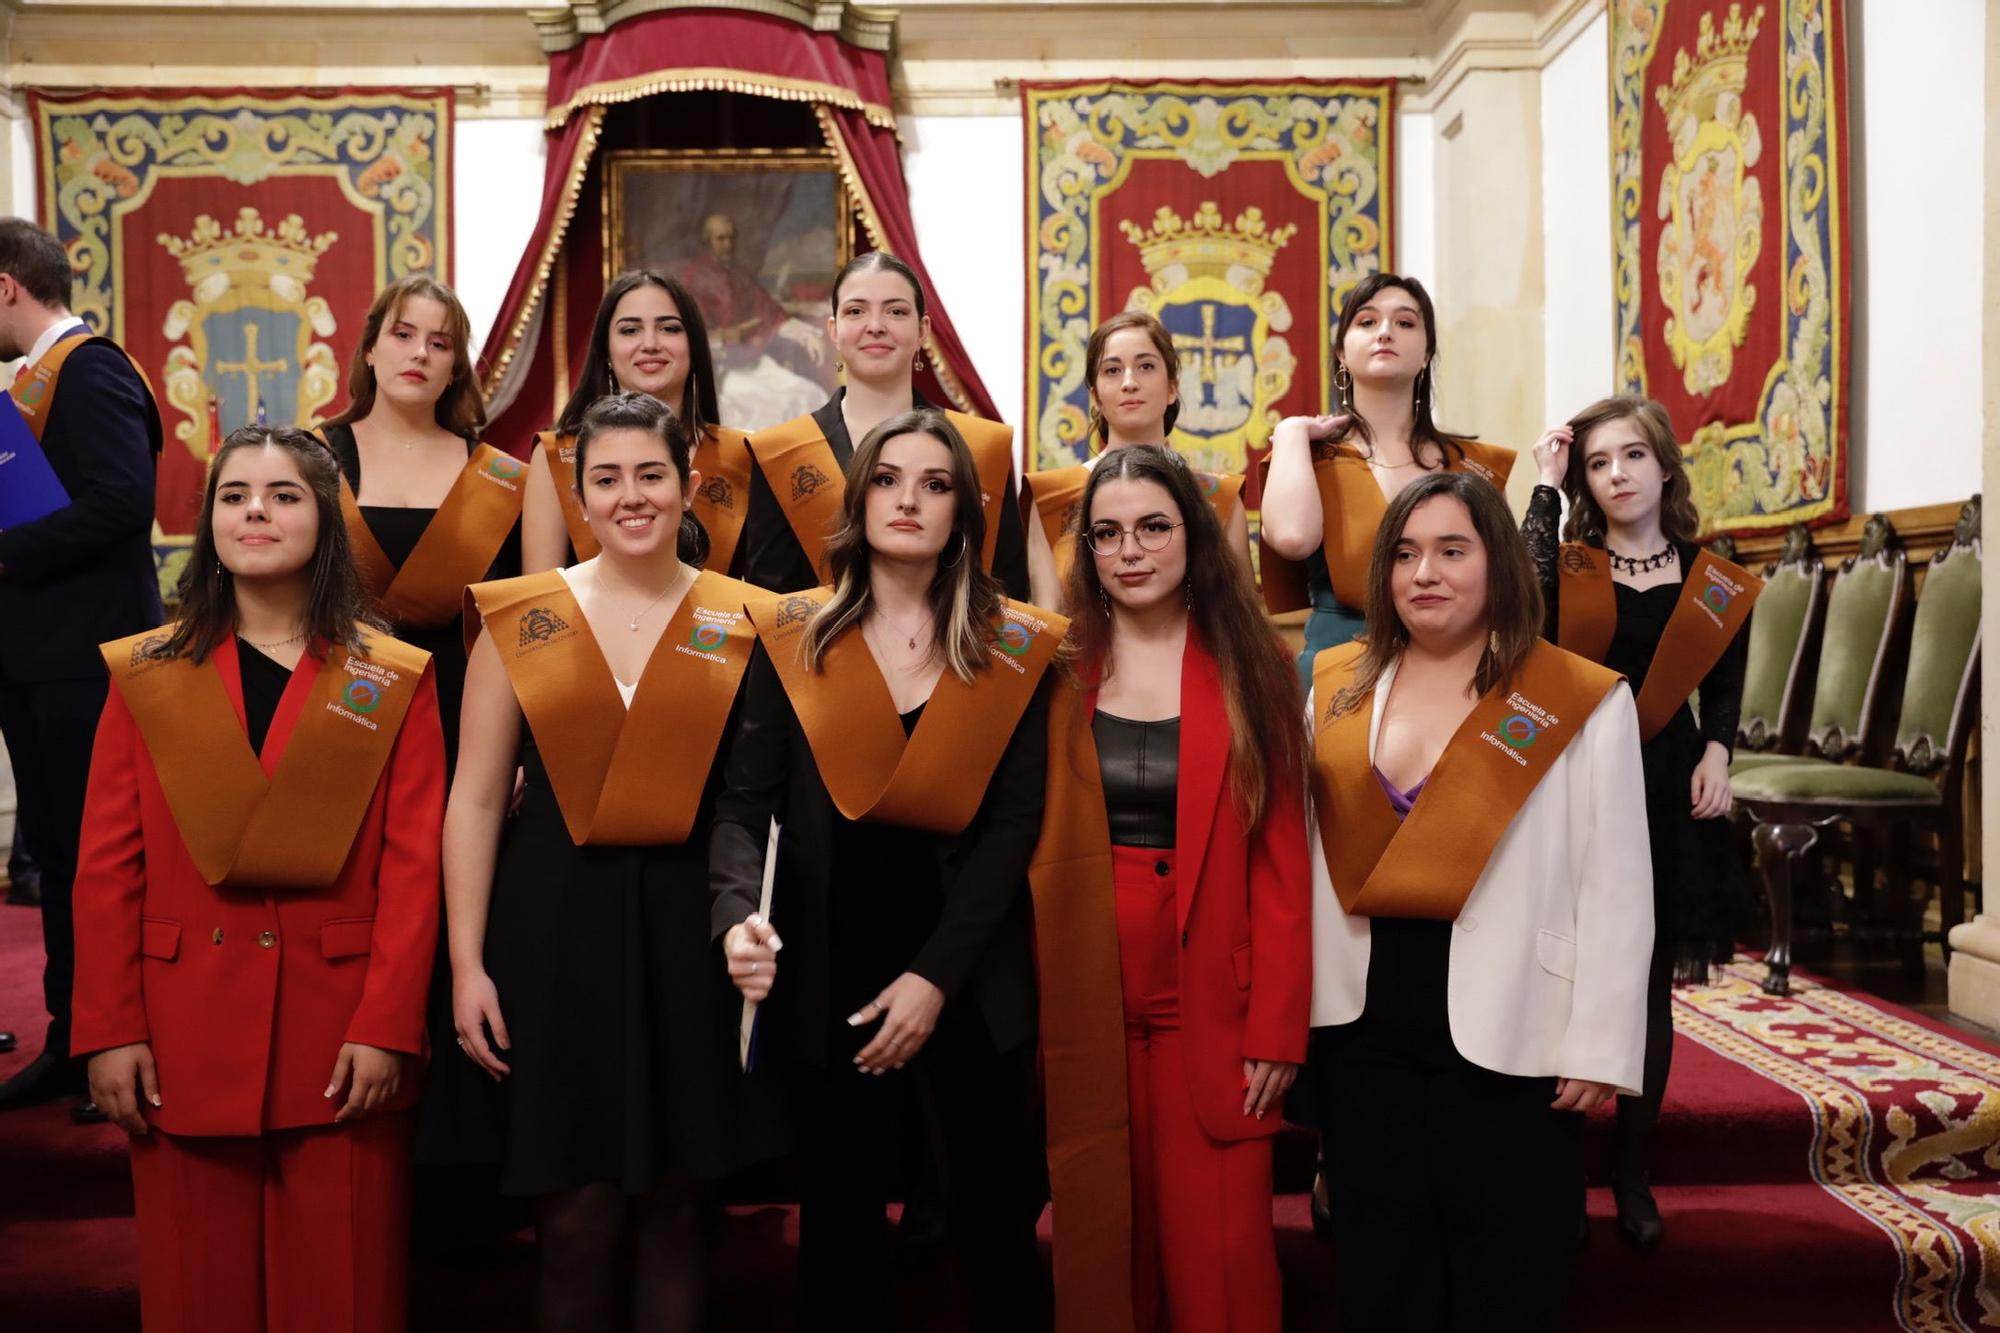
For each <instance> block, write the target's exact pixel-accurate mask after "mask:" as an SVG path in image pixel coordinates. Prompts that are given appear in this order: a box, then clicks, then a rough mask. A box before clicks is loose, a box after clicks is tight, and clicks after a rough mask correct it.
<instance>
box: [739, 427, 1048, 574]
mask: <svg viewBox="0 0 2000 1333" xmlns="http://www.w3.org/2000/svg"><path fill="white" fill-rule="evenodd" d="M846 393H847V390H845V389H840V390H837V391H836V392H835V393H834V395H833V397H831V398H829V399H827V400H826V405H825V406H823V407H821V408H820V409H819V411H817V412H815V413H813V414H812V418H813V420H814V421H816V422H818V423H819V428H820V431H821V432H822V433H823V434H824V435H825V436H826V442H827V446H828V447H829V448H831V449H832V450H833V457H834V461H835V462H837V463H839V464H840V466H841V468H842V469H843V470H844V469H845V468H846V467H847V465H848V464H849V463H850V462H852V461H853V460H854V441H853V440H851V439H849V438H848V435H847V419H846V418H845V417H843V416H841V415H840V402H841V399H842V398H843V397H844V396H845V395H846ZM916 405H917V406H918V407H935V406H936V404H935V403H931V402H928V401H926V400H925V398H924V396H923V395H922V394H918V395H917V402H916ZM1008 484H1009V485H1010V486H1011V485H1012V484H1013V478H1012V476H1009V477H1008ZM742 550H743V555H742V561H743V574H742V578H743V581H744V582H745V583H754V584H756V585H757V586H758V587H760V588H764V589H767V590H768V591H771V592H803V591H804V590H805V589H807V588H814V587H818V586H819V582H820V577H819V575H818V574H817V573H816V572H814V570H813V567H812V561H810V560H808V559H806V548H805V547H803V546H801V545H799V539H798V536H797V534H795V533H794V532H793V531H792V524H791V521H790V520H789V519H787V518H786V517H785V511H784V509H783V508H781V507H780V506H779V504H778V496H777V492H775V491H773V490H772V489H771V483H770V482H769V481H768V480H766V479H765V477H764V469H763V468H762V467H753V468H751V469H750V509H749V512H748V513H747V514H746V515H745V516H744V519H743V544H742ZM992 573H993V577H994V578H996V579H999V580H1000V586H1001V587H1003V588H1005V589H1006V590H1007V595H1008V596H1009V597H1012V598H1013V599H1014V600H1015V601H1017V602H1025V601H1027V600H1028V533H1027V529H1026V528H1024V527H1023V526H1022V525H1021V506H1020V505H1018V504H1016V503H1015V502H1014V496H1013V495H1011V494H1010V495H1008V497H1007V499H1006V500H1005V501H1004V502H1003V503H1002V504H1001V506H1000V535H999V536H998V537H997V538H995V539H994V545H993V570H992Z"/></svg>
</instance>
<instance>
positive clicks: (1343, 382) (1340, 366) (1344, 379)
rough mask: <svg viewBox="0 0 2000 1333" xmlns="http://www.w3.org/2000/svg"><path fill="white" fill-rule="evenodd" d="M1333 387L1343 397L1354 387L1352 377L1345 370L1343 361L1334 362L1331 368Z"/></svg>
mask: <svg viewBox="0 0 2000 1333" xmlns="http://www.w3.org/2000/svg"><path fill="white" fill-rule="evenodd" d="M1333 387H1334V388H1336V389H1338V390H1340V392H1341V393H1342V395H1345V394H1346V393H1347V391H1348V390H1349V389H1352V388H1353V387H1354V375H1353V374H1352V372H1350V371H1349V370H1348V369H1347V363H1346V362H1345V361H1340V362H1336V363H1335V364H1334V367H1333Z"/></svg>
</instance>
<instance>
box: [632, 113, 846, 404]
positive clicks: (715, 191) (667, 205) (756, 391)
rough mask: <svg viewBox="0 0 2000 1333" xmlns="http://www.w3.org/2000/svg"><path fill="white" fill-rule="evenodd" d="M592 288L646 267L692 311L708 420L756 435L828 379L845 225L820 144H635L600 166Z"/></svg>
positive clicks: (838, 187)
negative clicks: (600, 266)
mask: <svg viewBox="0 0 2000 1333" xmlns="http://www.w3.org/2000/svg"><path fill="white" fill-rule="evenodd" d="M605 192H606V195H607V199H606V207H605V209H604V256H605V263H606V265H607V268H606V272H605V279H606V281H607V282H608V281H609V280H610V279H611V277H612V276H614V275H615V274H617V273H621V272H623V271H625V270H626V269H632V268H648V269H653V270H655V271H656V272H660V273H666V274H670V275H672V276H673V277H675V278H678V279H679V280H680V281H681V282H682V283H683V284H684V285H685V286H686V287H687V289H688V291H689V293H690V294H691V295H693V297H694V299H695V303H696V304H697V305H699V306H700V307H701V317H702V322H703V323H704V324H705V325H706V326H707V328H708V341H709V348H710V351H711V352H712V353H713V355H714V359H715V377H716V393H717V396H718V397H719V398H720V400H721V401H720V403H719V407H720V409H721V413H722V420H723V421H724V422H726V423H727V424H729V425H731V426H735V427H737V428H739V429H742V430H761V429H763V428H764V427H766V426H775V425H777V424H778V423H779V422H782V421H789V420H791V419H792V418H793V417H797V416H802V415H804V414H806V413H808V412H811V411H813V410H815V409H816V408H818V407H819V406H820V405H821V404H822V403H824V402H825V401H826V399H827V395H829V394H830V393H832V392H833V389H834V387H835V385H836V384H838V382H839V380H838V376H837V374H836V371H835V356H834V351H833V347H832V345H831V344H830V342H829V341H828V339H827V337H826V317H827V315H828V314H829V313H831V303H832V299H833V279H834V275H835V274H836V273H838V272H839V270H840V266H841V265H842V264H844V263H846V262H847V260H848V251H849V246H850V237H851V235H852V228H851V227H850V226H849V208H850V205H849V202H848V198H847V189H846V186H845V185H844V184H843V182H842V180H841V176H840V167H839V163H838V162H837V161H836V159H835V158H834V156H833V154H832V153H831V152H830V151H827V150H822V149H717V150H666V149H658V150H656V149H643V150H632V151H627V152H616V153H612V154H610V155H609V156H608V158H607V160H606V163H605Z"/></svg>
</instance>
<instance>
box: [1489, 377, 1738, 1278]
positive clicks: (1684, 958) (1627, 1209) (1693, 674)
mask: <svg viewBox="0 0 2000 1333" xmlns="http://www.w3.org/2000/svg"><path fill="white" fill-rule="evenodd" d="M1535 461H1536V463H1537V465H1538V466H1539V467H1540V470H1541V480H1540V484H1538V485H1537V486H1536V487H1535V492H1534V498H1533V499H1532V500H1530V501H1529V504H1528V512H1527V515H1526V516H1525V517H1524V518H1523V519H1522V521H1521V531H1522V535H1523V536H1524V537H1525V538H1526V539H1527V543H1528V550H1529V552H1530V553H1531V554H1532V555H1533V557H1534V560H1535V569H1536V573H1537V575H1538V577H1539V579H1540V582H1541V585H1542V593H1543V597H1544V600H1545V601H1546V602H1547V605H1548V616H1549V625H1548V633H1549V637H1550V638H1552V639H1556V640H1557V641H1558V642H1561V643H1562V645H1563V646H1564V647H1566V648H1570V649H1572V651H1577V652H1581V653H1583V654H1584V655H1585V656H1588V657H1591V658H1592V659H1593V660H1597V661H1601V662H1602V663H1603V664H1604V665H1605V666H1608V667H1610V668H1611V669H1612V670H1614V671H1616V672H1618V673H1619V674H1621V675H1623V676H1624V677H1625V678H1626V680H1628V681H1629V682H1630V683H1631V685H1632V689H1633V692H1634V694H1635V695H1636V696H1638V698H1639V700H1640V715H1641V722H1642V738H1643V739H1644V746H1643V749H1642V752H1641V753H1642V756H1643V758H1644V762H1645V773H1646V827H1647V833H1648V838H1649V840H1650V843H1651V848H1652V858H1653V906H1654V914H1655V929H1654V944H1653V959H1652V965H1651V970H1650V973H1649V976H1648V979H1647V987H1646V1071H1645V1078H1646V1082H1645V1088H1644V1091H1643V1093H1642V1095H1641V1096H1638V1097H1620V1098H1619V1099H1618V1127H1617V1136H1616V1142H1617V1147H1616V1162H1615V1166H1614V1170H1613V1174H1612V1197H1613V1198H1614V1200H1615V1201H1616V1203H1617V1206H1618V1229H1619V1232H1620V1234H1622V1235H1623V1236H1624V1237H1625V1239H1626V1240H1627V1241H1628V1242H1630V1243H1631V1244H1632V1245H1634V1246H1636V1247H1637V1248H1639V1249H1642V1250H1648V1249H1651V1248H1653V1247H1654V1246H1656V1245H1658V1244H1659V1243H1660V1240H1661V1237H1662V1235H1663V1228H1662V1224H1661V1221H1660V1210H1659V1207H1658V1206H1657V1205H1656V1204H1655V1203H1654V1201H1653V1194H1652V1187H1651V1184H1650V1180H1649V1175H1648V1173H1649V1164H1650V1161H1651V1156H1652V1141H1653V1130H1654V1127H1655V1125H1656V1124H1657V1123H1658V1121H1659V1115H1660V1102H1661V1099H1662V1098H1663V1097H1664V1096H1665V1095H1666V1088H1667V1072H1668V1069H1669V1066H1670V1065H1671V1063H1672V1060H1673V1033H1674V1029H1673V1014H1672V1005H1671V992H1672V989H1673V986H1674V985H1675V983H1677V982H1683V983H1684V982H1700V981H1705V980H1707V978H1708V974H1709V969H1710V968H1711V967H1713V966H1714V965H1715V964H1716V963H1719V962H1723V961H1726V960H1727V959H1728V957H1729V955H1730V951H1731V949H1732V947H1733V945H1734V942H1735V939H1736V932H1737V929H1738V927H1739V926H1741V925H1742V923H1743V920H1744V916H1745V913H1746V911H1747V909H1748V902H1749V900H1748V886H1747V884H1746V883H1745V881H1744V876H1743V869H1742V867H1741V866H1740V865H1739V864H1738V863H1737V859H1736V857H1735V855H1734V854H1733V851H1732V848H1731V846H1730V839H1729V836H1728V821H1727V818H1726V816H1727V815H1728V814H1729V811H1730V796H1729V756H1730V749H1731V746H1732V745H1733V743H1734V741H1735V737H1736V719H1737V717H1738V713H1739V710H1740V709H1741V707H1742V702H1743V672H1744V664H1745V659H1746V656H1747V654H1748V651H1749V646H1748V644H1749V636H1748V635H1747V634H1744V633H1742V632H1740V631H1738V632H1735V633H1733V635H1730V636H1729V637H1727V638H1724V637H1721V636H1719V635H1711V636H1710V641H1709V644H1708V649H1707V655H1708V657H1709V660H1707V661H1706V662H1703V661H1699V660H1682V661H1680V662H1678V663H1676V666H1677V667H1678V669H1679V670H1680V671H1681V672H1683V673H1685V674H1686V675H1687V677H1688V679H1690V680H1698V681H1699V682H1700V696H1699V697H1700V704H1701V712H1700V717H1699V718H1697V717H1696V715H1695V713H1694V711H1693V710H1692V709H1690V708H1689V706H1688V701H1687V696H1686V692H1685V691H1684V690H1683V691H1680V692H1679V693H1680V697H1679V698H1677V699H1673V700H1671V701H1669V703H1668V704H1667V706H1666V707H1670V708H1671V712H1670V713H1666V720H1665V723H1664V725H1663V726H1661V727H1660V729H1659V730H1658V731H1657V732H1656V733H1654V734H1651V735H1646V734H1645V731H1646V728H1645V727H1644V723H1645V721H1646V719H1647V715H1648V708H1647V694H1646V691H1645V686H1646V682H1647V680H1648V677H1649V674H1651V673H1653V672H1655V671H1656V670H1660V669H1662V663H1661V662H1660V661H1659V660H1658V658H1657V654H1658V653H1659V651H1660V649H1661V640H1662V636H1663V635H1664V634H1665V633H1666V631H1667V626H1668V623H1669V621H1670V620H1671V619H1672V618H1673V617H1674V614H1675V611H1676V608H1677V607H1678V606H1680V605H1682V604H1683V603H1684V601H1686V599H1684V598H1683V597H1682V592H1683V589H1684V588H1688V587H1690V586H1691V585H1690V583H1689V580H1690V578H1691V576H1692V574H1693V572H1694V571H1695V568H1696V561H1697V558H1698V557H1699V558H1700V559H1701V561H1702V562H1703V565H1704V566H1705V567H1706V568H1707V569H1713V570H1715V571H1716V574H1717V575H1719V576H1720V577H1722V578H1723V580H1724V583H1723V585H1721V586H1725V587H1726V586H1729V585H1731V584H1733V585H1735V586H1737V587H1739V588H1740V587H1742V586H1745V585H1754V584H1755V582H1756V581H1755V580H1754V579H1751V578H1750V576H1749V575H1748V574H1746V573H1744V572H1743V571H1742V570H1739V569H1737V568H1736V567H1735V566H1733V565H1728V564H1726V563H1725V562H1721V561H1717V560H1716V559H1715V558H1714V557H1713V556H1707V555H1703V554H1702V553H1700V552H1699V550H1698V548H1697V547H1696V546H1695V545H1694V537H1695V533H1696V530H1697V528H1698V526H1699V519H1698V517H1697V515H1696V513H1695V508H1694V502H1693V499H1692V498H1691V486H1690V483H1689V481H1688V475H1687V469H1686V467H1685V466H1684V465H1683V464H1682V461H1681V451H1680V446H1679V445H1678V444H1677V443H1676V442H1675V439H1674V430H1673V424H1672V423H1671V422H1670V421H1668V419H1667V414H1666V411H1665V409H1663V408H1662V407H1661V406H1660V405H1659V404H1658V403H1655V402H1653V401H1651V400H1649V399H1645V398H1639V397H1614V398H1606V399H1603V400H1602V401H1600V402H1596V403H1593V404H1591V405H1590V406H1589V407H1587V408H1585V409H1584V410H1583V411H1582V412H1580V413H1578V414H1577V415H1576V416H1575V417H1573V418H1572V419H1571V420H1570V421H1569V422H1568V423H1567V424H1566V425H1562V426H1557V427H1555V428H1553V429H1551V430H1550V431H1549V432H1548V433H1546V434H1545V435H1543V436H1542V438H1541V440H1540V441H1538V442H1537V443H1536V445H1535ZM1558 487H1560V488H1561V492H1562V496H1566V497H1567V498H1568V500H1569V520H1568V524H1567V526H1566V528H1565V529H1564V535H1565V536H1566V537H1567V538H1568V540H1569V542H1570V543H1571V545H1567V546H1565V545H1560V544H1558V542H1557V540H1556V529H1557V523H1558V520H1559V519H1560V517H1561V513H1560V509H1561V498H1562V496H1559V495H1558V490H1557V488H1558ZM1607 565H1608V567H1609V568H1608V577H1609V581H1610V583H1611V585H1612V587H1611V592H1612V597H1613V598H1614V599H1615V608H1616V619H1615V625H1612V626H1608V627H1607V628H1609V629H1610V635H1609V641H1608V646H1607V645H1606V644H1605V643H1604V641H1603V636H1602V635H1601V634H1600V635H1599V636H1598V641H1597V642H1596V643H1582V642H1578V641H1577V640H1578V638H1579V634H1578V630H1577V628H1576V626H1577V620H1578V603H1579V602H1581V601H1582V600H1583V599H1584V597H1585V595H1586V594H1587V593H1588V592H1589V583H1590V582H1591V581H1592V580H1593V579H1595V580H1596V581H1597V582H1599V583H1601V582H1602V580H1603V579H1604V577H1605V566H1607ZM1704 581H1705V582H1708V581H1712V580H1711V579H1710V576H1708V575H1707V573H1706V572H1705V571H1704ZM1695 591H1696V592H1697V593H1699V592H1700V591H1702V590H1701V589H1699V588H1697V589H1695ZM1565 594H1567V595H1568V597H1569V599H1570V601H1571V605H1570V607H1569V608H1567V610H1565V608H1564V607H1563V605H1562V603H1563V600H1564V596H1565ZM1752 597H1754V593H1753V594H1752ZM1747 609H1748V607H1747V599H1745V600H1744V603H1743V605H1742V606H1741V607H1740V608H1739V614H1741V613H1743V612H1747ZM1690 618H1691V619H1696V620H1712V619H1713V617H1712V616H1705V615H1702V614H1701V612H1700V610H1699V608H1693V610H1692V614H1691V616H1690ZM1683 642H1685V641H1683ZM1667 651H1668V652H1669V653H1673V654H1675V655H1676V656H1679V657H1681V658H1683V659H1688V658H1690V657H1691V655H1693V654H1696V653H1700V652H1702V649H1701V648H1700V647H1699V646H1684V647H1682V648H1679V649H1676V648H1674V647H1672V646H1669V648H1668V649H1667ZM1661 711H1662V712H1666V708H1664V707H1663V708H1662V709H1661Z"/></svg>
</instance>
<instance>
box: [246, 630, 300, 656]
mask: <svg viewBox="0 0 2000 1333" xmlns="http://www.w3.org/2000/svg"><path fill="white" fill-rule="evenodd" d="M305 637H306V632H305V631H304V630H300V631H299V632H298V633H297V634H294V635H293V636H292V637H291V638H289V639H279V640H278V641H277V642H276V643H259V642H257V641H256V640H255V639H250V638H246V639H244V640H243V642H245V643H247V644H249V645H250V646H251V647H252V648H255V649H257V650H259V651H260V652H267V653H268V652H270V651H271V650H272V649H273V648H289V647H291V646H292V645H293V644H295V643H299V642H301V641H302V640H304V638H305Z"/></svg>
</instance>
